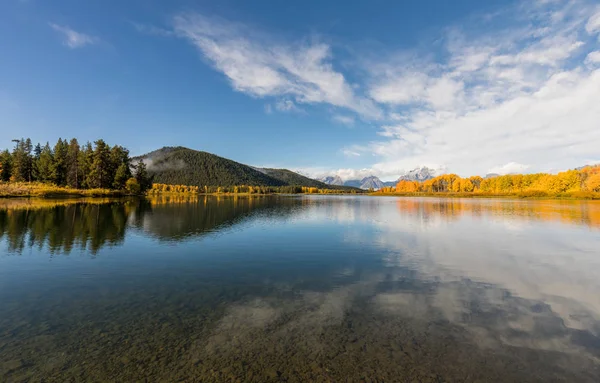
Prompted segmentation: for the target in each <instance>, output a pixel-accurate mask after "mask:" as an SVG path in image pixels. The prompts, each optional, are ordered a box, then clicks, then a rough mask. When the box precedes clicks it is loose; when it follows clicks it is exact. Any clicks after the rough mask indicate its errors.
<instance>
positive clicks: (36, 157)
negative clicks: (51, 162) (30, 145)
mask: <svg viewBox="0 0 600 383" xmlns="http://www.w3.org/2000/svg"><path fill="white" fill-rule="evenodd" d="M41 156H42V146H41V145H40V144H39V143H38V144H37V145H36V146H35V148H34V149H33V164H32V172H33V180H34V181H40V169H39V165H40V157H41Z"/></svg>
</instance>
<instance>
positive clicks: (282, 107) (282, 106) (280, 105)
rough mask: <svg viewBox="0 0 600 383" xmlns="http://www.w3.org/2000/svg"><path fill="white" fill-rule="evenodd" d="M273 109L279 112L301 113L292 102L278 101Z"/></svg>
mask: <svg viewBox="0 0 600 383" xmlns="http://www.w3.org/2000/svg"><path fill="white" fill-rule="evenodd" d="M275 109H277V110H278V111H280V112H303V110H302V109H300V108H298V106H296V104H295V103H294V101H292V100H285V99H284V100H279V101H277V102H276V103H275Z"/></svg>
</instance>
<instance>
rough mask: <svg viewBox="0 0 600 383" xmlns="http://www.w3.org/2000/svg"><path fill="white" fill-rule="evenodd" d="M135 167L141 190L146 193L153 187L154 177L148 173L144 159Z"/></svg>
mask: <svg viewBox="0 0 600 383" xmlns="http://www.w3.org/2000/svg"><path fill="white" fill-rule="evenodd" d="M135 168H136V169H135V179H136V180H137V182H138V184H139V185H140V191H141V192H142V193H144V192H146V190H149V189H150V188H151V187H152V179H151V178H150V176H149V175H148V170H147V169H146V164H145V163H144V161H142V160H139V161H138V163H137V165H136V167H135Z"/></svg>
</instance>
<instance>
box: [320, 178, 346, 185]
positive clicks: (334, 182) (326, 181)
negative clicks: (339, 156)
mask: <svg viewBox="0 0 600 383" xmlns="http://www.w3.org/2000/svg"><path fill="white" fill-rule="evenodd" d="M319 181H321V182H323V183H324V184H327V185H338V186H342V185H344V181H343V180H342V179H341V178H340V176H327V177H323V178H320V179H319Z"/></svg>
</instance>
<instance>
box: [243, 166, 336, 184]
mask: <svg viewBox="0 0 600 383" xmlns="http://www.w3.org/2000/svg"><path fill="white" fill-rule="evenodd" d="M254 169H256V170H258V171H259V172H261V173H263V174H266V175H268V176H270V177H273V178H275V179H277V180H279V181H282V182H285V184H286V185H295V186H309V187H316V188H321V189H326V188H327V184H325V183H324V182H320V181H317V180H314V179H312V178H308V177H305V176H303V175H301V174H298V173H295V172H293V171H291V170H287V169H270V168H254Z"/></svg>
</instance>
